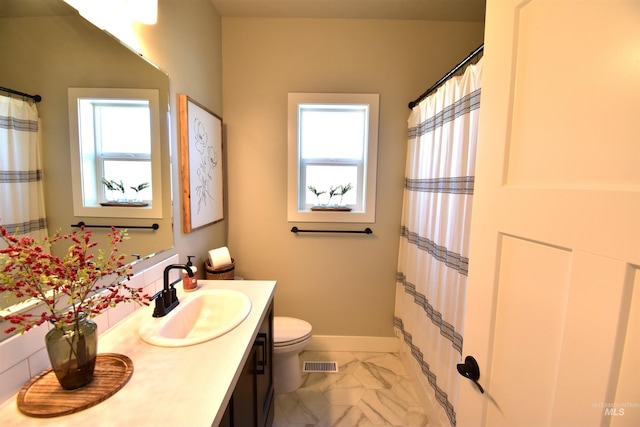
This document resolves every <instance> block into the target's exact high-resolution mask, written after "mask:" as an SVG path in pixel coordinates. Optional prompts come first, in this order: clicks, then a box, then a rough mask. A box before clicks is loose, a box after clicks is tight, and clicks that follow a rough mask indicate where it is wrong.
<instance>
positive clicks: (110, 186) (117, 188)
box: [100, 177, 149, 207]
mask: <svg viewBox="0 0 640 427" xmlns="http://www.w3.org/2000/svg"><path fill="white" fill-rule="evenodd" d="M101 182H102V184H103V185H104V186H105V187H106V188H107V191H108V192H109V193H110V194H111V198H110V199H109V200H107V201H106V202H101V203H100V206H126V207H144V206H149V203H147V202H143V201H140V200H138V193H139V192H140V191H142V190H144V189H145V188H148V187H149V183H148V182H143V183H142V184H140V185H138V186H137V187H130V188H131V189H132V190H133V191H135V192H136V198H135V200H127V198H126V197H125V188H124V184H123V183H122V180H120V182H117V181H114V180H113V179H111V180H108V179H106V178H104V177H103V178H102V179H101ZM114 193H115V194H119V195H118V196H117V197H114V196H113V194H114Z"/></svg>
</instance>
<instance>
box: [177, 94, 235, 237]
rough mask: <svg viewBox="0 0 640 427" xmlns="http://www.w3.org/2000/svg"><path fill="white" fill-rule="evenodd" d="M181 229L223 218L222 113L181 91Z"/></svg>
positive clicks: (195, 226)
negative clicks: (199, 102) (215, 111)
mask: <svg viewBox="0 0 640 427" xmlns="http://www.w3.org/2000/svg"><path fill="white" fill-rule="evenodd" d="M178 114H179V119H178V126H179V138H180V148H179V149H180V176H181V189H182V229H183V231H184V232H185V233H190V232H191V231H193V230H195V229H198V228H201V227H204V226H206V225H209V224H213V223H215V222H218V221H221V220H222V219H224V197H223V196H224V195H223V188H224V186H223V173H222V117H220V116H218V115H216V114H215V113H213V112H212V111H209V110H208V109H207V108H206V107H204V106H202V105H200V104H198V103H197V102H196V101H194V100H193V99H191V98H189V97H188V96H187V95H182V94H181V95H178Z"/></svg>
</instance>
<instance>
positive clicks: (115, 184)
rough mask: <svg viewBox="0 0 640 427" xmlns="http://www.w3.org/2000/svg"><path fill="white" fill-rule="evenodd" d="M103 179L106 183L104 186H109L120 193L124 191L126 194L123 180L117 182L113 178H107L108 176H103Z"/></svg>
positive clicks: (108, 188) (109, 188)
mask: <svg viewBox="0 0 640 427" xmlns="http://www.w3.org/2000/svg"><path fill="white" fill-rule="evenodd" d="M101 181H102V183H103V184H104V186H105V187H107V190H109V191H119V192H120V193H122V195H124V184H123V183H122V180H120V182H116V181H114V180H113V179H111V180H107V179H106V178H104V177H103V178H102V179H101ZM132 188H133V187H132Z"/></svg>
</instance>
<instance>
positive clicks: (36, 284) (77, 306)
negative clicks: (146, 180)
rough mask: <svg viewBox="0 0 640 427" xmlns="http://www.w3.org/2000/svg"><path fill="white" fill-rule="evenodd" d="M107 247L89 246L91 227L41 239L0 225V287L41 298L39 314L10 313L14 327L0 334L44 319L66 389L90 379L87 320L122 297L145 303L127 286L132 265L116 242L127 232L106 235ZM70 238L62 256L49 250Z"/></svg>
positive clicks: (91, 336) (92, 352)
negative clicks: (47, 325) (97, 248)
mask: <svg viewBox="0 0 640 427" xmlns="http://www.w3.org/2000/svg"><path fill="white" fill-rule="evenodd" d="M108 236H109V240H110V244H111V250H110V252H109V253H108V254H106V253H105V252H104V251H103V250H99V251H98V253H97V255H96V254H94V253H91V249H92V248H94V247H95V246H96V245H97V242H91V231H90V230H85V229H84V228H83V229H82V230H81V232H77V231H74V232H73V233H71V234H60V233H56V234H55V235H54V236H52V237H50V238H45V239H44V240H43V242H42V243H40V242H38V241H36V240H35V239H33V238H31V237H17V236H13V235H10V234H9V233H8V232H7V230H6V229H5V228H4V227H3V226H0V239H1V240H2V241H4V243H5V244H6V247H3V248H0V292H4V293H7V294H11V295H13V296H15V297H19V298H22V297H25V296H26V297H32V298H34V299H36V300H39V301H40V302H42V303H43V307H44V308H45V311H43V312H42V313H41V314H40V316H34V315H32V314H29V313H26V314H12V315H7V316H5V320H7V321H9V322H10V323H11V324H12V325H13V326H11V327H10V328H8V329H6V330H5V331H4V332H5V333H24V332H27V331H29V330H31V329H32V328H33V327H34V326H38V325H41V324H43V323H46V322H50V323H51V324H52V326H53V327H52V329H51V330H50V331H49V332H48V333H47V335H46V337H45V344H46V348H47V353H48V355H49V360H50V361H51V365H52V368H53V371H54V373H55V376H56V378H57V380H58V382H59V383H60V386H61V387H62V388H63V389H65V390H73V389H78V388H80V387H83V386H85V385H87V384H88V383H90V382H91V380H92V379H93V373H94V368H95V363H96V356H97V345H98V340H97V337H98V336H97V331H96V330H97V326H96V324H95V322H93V321H92V320H91V319H92V318H94V317H95V316H97V315H99V314H101V313H102V312H104V311H105V310H106V309H108V308H110V307H114V306H116V305H117V304H120V303H123V302H134V303H138V304H142V305H148V304H149V303H148V300H149V296H148V295H142V288H138V289H136V288H132V287H129V286H128V285H127V284H126V283H125V282H126V281H127V280H128V279H129V276H130V269H131V267H130V266H128V265H125V264H124V259H125V255H124V254H120V253H118V249H117V245H118V244H119V243H120V242H122V241H123V240H124V239H126V238H128V237H127V233H126V231H116V230H115V228H112V232H111V233H109V234H108ZM64 241H70V242H72V245H71V246H70V247H69V249H68V251H67V253H66V255H65V256H64V257H63V258H58V257H56V256H54V255H52V254H51V253H50V251H49V250H50V248H51V246H52V245H53V244H55V243H56V242H60V243H63V242H64Z"/></svg>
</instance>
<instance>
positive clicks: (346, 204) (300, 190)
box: [288, 93, 379, 222]
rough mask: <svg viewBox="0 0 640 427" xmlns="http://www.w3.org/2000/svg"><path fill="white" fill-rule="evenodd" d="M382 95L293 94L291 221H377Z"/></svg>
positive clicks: (290, 173) (290, 159)
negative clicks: (380, 99) (376, 198)
mask: <svg viewBox="0 0 640 427" xmlns="http://www.w3.org/2000/svg"><path fill="white" fill-rule="evenodd" d="M378 100H379V96H378V95H377V94H309V93H290V94H289V186H288V199H289V200H288V220H289V221H307V222H309V221H312V222H374V220H375V194H376V188H375V183H376V166H377V152H378Z"/></svg>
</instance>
